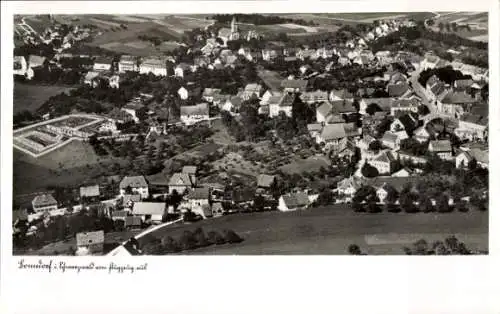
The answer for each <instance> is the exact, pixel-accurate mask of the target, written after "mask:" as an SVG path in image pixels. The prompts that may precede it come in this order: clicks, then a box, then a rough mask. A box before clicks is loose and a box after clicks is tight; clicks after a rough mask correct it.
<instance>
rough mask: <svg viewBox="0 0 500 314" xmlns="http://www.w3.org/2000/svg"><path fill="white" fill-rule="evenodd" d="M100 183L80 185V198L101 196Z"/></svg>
mask: <svg viewBox="0 0 500 314" xmlns="http://www.w3.org/2000/svg"><path fill="white" fill-rule="evenodd" d="M99 196H100V193H99V185H97V184H96V185H90V186H82V187H80V198H84V197H86V198H97V199H98V198H99Z"/></svg>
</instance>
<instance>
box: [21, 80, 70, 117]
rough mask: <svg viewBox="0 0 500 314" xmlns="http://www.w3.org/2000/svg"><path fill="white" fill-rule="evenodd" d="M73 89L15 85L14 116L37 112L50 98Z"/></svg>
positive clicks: (56, 86) (52, 86) (55, 86)
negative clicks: (20, 113)
mask: <svg viewBox="0 0 500 314" xmlns="http://www.w3.org/2000/svg"><path fill="white" fill-rule="evenodd" d="M71 89H72V87H68V86H59V85H31V84H23V83H17V82H16V83H14V114H16V113H18V112H20V111H23V110H28V111H31V112H35V111H36V110H37V109H38V107H40V106H41V105H42V104H43V103H44V102H45V101H47V100H48V99H49V98H50V97H52V96H55V95H57V94H60V93H62V92H67V91H70V90H71Z"/></svg>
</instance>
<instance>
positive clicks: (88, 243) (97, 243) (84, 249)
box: [76, 230, 104, 255]
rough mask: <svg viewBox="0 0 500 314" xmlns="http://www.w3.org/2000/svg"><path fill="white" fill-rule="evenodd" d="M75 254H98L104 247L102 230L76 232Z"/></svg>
mask: <svg viewBox="0 0 500 314" xmlns="http://www.w3.org/2000/svg"><path fill="white" fill-rule="evenodd" d="M76 247H77V251H76V255H93V254H100V253H102V251H103V249H104V231H102V230H100V231H93V232H80V233H77V234H76Z"/></svg>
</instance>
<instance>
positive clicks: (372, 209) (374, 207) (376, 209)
mask: <svg viewBox="0 0 500 314" xmlns="http://www.w3.org/2000/svg"><path fill="white" fill-rule="evenodd" d="M368 212H369V213H372V214H375V213H381V212H382V208H381V207H380V206H379V205H378V204H377V203H375V202H370V203H368Z"/></svg>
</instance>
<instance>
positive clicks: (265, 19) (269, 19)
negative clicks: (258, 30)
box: [211, 13, 318, 26]
mask: <svg viewBox="0 0 500 314" xmlns="http://www.w3.org/2000/svg"><path fill="white" fill-rule="evenodd" d="M233 17H235V18H236V19H237V21H238V22H241V23H249V24H254V25H271V24H284V23H295V24H299V25H306V26H316V25H318V24H317V23H314V21H305V20H303V19H288V18H283V17H280V16H276V15H262V14H255V13H254V14H215V15H213V16H212V17H211V18H212V19H214V20H217V22H219V23H230V22H231V21H232V19H233Z"/></svg>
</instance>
